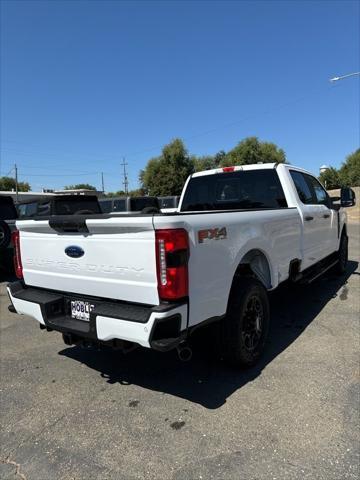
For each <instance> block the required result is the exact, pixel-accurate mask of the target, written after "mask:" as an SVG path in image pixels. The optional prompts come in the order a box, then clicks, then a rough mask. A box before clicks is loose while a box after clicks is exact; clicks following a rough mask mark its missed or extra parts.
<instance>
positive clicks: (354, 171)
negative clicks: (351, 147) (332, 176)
mask: <svg viewBox="0 0 360 480" xmlns="http://www.w3.org/2000/svg"><path fill="white" fill-rule="evenodd" d="M339 173H340V178H341V182H342V184H343V185H345V186H348V187H359V186H360V148H358V149H357V150H355V152H353V153H351V154H350V155H348V156H347V157H346V160H345V162H344V163H343V164H342V166H341V168H340V172H339Z"/></svg>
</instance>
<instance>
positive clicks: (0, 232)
mask: <svg viewBox="0 0 360 480" xmlns="http://www.w3.org/2000/svg"><path fill="white" fill-rule="evenodd" d="M17 218H18V214H17V211H16V208H15V205H14V201H13V199H12V198H11V197H8V196H5V195H0V269H1V270H4V269H5V270H6V271H8V270H11V269H12V256H13V249H12V244H11V233H12V232H13V231H14V230H15V229H16V227H15V222H16V219H17Z"/></svg>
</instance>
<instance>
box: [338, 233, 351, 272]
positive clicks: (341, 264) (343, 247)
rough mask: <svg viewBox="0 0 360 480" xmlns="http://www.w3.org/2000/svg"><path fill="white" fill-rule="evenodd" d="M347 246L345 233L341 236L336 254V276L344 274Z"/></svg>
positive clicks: (346, 261)
mask: <svg viewBox="0 0 360 480" xmlns="http://www.w3.org/2000/svg"><path fill="white" fill-rule="evenodd" d="M348 246H349V240H348V237H347V235H346V234H345V233H343V234H342V235H341V240H340V246H339V250H338V253H337V256H338V261H337V264H336V266H335V271H336V273H337V274H338V275H343V274H344V273H345V272H346V267H347V263H348Z"/></svg>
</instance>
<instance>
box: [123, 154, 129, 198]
mask: <svg viewBox="0 0 360 480" xmlns="http://www.w3.org/2000/svg"><path fill="white" fill-rule="evenodd" d="M121 165H122V167H123V168H124V172H123V175H124V181H123V184H124V188H125V195H127V194H128V193H129V180H128V176H127V172H126V166H127V163H126V162H125V157H123V161H122V164H121Z"/></svg>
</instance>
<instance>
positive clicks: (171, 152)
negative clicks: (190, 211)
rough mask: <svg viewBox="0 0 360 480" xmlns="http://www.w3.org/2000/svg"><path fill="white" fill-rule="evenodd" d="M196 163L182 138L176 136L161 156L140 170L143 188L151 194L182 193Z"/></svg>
mask: <svg viewBox="0 0 360 480" xmlns="http://www.w3.org/2000/svg"><path fill="white" fill-rule="evenodd" d="M193 171H194V164H193V161H192V159H191V158H190V156H189V154H188V151H187V150H186V148H185V145H184V143H183V141H182V140H180V139H179V138H175V139H174V140H173V141H172V142H170V143H169V144H168V145H165V147H164V148H163V149H162V153H161V155H160V156H159V157H155V158H152V159H151V160H149V161H148V163H147V165H146V167H145V169H144V170H141V171H140V174H139V180H140V183H141V188H142V189H144V191H146V192H147V193H148V194H149V195H157V196H160V195H180V193H181V191H182V188H183V186H184V183H185V180H186V178H187V177H188V176H189V175H190V174H191V173H192V172H193Z"/></svg>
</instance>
